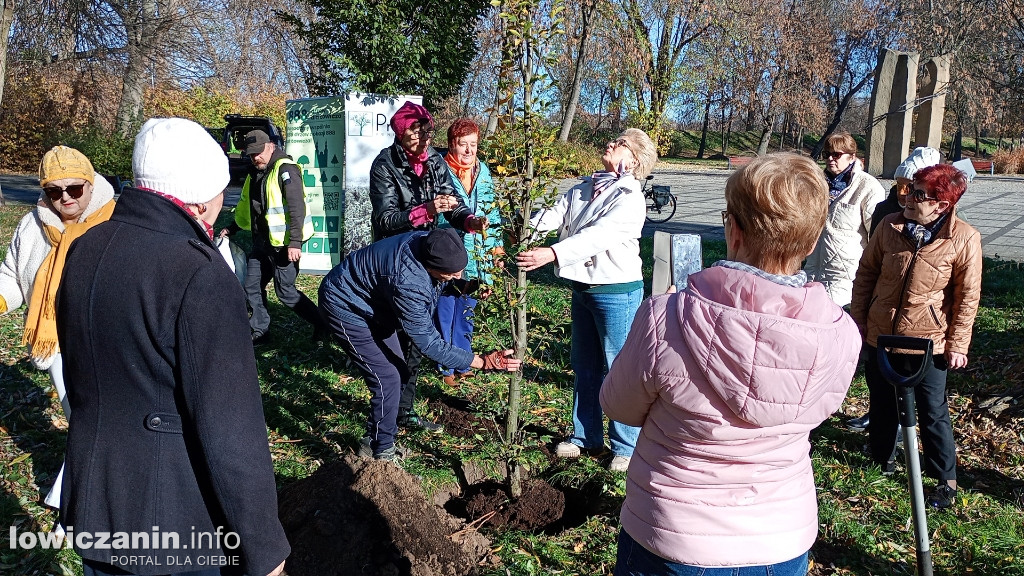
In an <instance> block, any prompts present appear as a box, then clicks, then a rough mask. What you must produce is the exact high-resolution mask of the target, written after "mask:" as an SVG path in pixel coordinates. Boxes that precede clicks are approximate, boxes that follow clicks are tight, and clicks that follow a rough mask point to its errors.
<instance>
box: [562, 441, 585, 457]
mask: <svg viewBox="0 0 1024 576" xmlns="http://www.w3.org/2000/svg"><path fill="white" fill-rule="evenodd" d="M582 452H583V449H582V448H580V447H579V446H577V445H575V444H573V443H572V442H568V441H566V442H559V443H558V446H556V447H555V456H558V457H559V458H579V457H580V454H581V453H582Z"/></svg>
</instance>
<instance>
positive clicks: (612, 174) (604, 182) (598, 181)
mask: <svg viewBox="0 0 1024 576" xmlns="http://www.w3.org/2000/svg"><path fill="white" fill-rule="evenodd" d="M616 168H617V169H616V170H601V171H599V172H594V173H593V174H592V175H591V176H590V182H591V184H593V186H594V195H593V196H592V197H591V198H597V197H598V196H600V195H601V193H602V192H604V191H605V190H607V189H609V188H611V187H612V185H614V184H615V183H616V182H618V181H619V179H621V178H622V177H623V176H625V175H627V174H632V173H633V169H632V168H630V167H628V166H626V162H625V161H620V162H619V165H618V166H617V167H616Z"/></svg>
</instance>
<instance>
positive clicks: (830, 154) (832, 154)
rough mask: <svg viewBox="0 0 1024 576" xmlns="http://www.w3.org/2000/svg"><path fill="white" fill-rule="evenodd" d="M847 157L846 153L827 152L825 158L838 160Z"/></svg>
mask: <svg viewBox="0 0 1024 576" xmlns="http://www.w3.org/2000/svg"><path fill="white" fill-rule="evenodd" d="M845 155H846V152H825V158H835V159H836V160H838V159H840V158H842V157H843V156H845Z"/></svg>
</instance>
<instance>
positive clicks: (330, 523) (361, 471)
mask: <svg viewBox="0 0 1024 576" xmlns="http://www.w3.org/2000/svg"><path fill="white" fill-rule="evenodd" d="M278 514H279V515H280V517H281V523H282V524H283V525H284V529H285V533H286V534H287V535H288V541H289V542H290V543H291V546H292V554H291V556H289V558H288V563H287V565H286V569H287V572H288V574H290V575H291V576H314V575H315V576H334V575H337V576H342V575H345V576H348V575H360V574H367V575H370V574H372V575H375V576H450V575H456V576H461V575H465V574H472V573H474V572H475V570H476V567H477V566H478V565H479V564H480V563H481V562H483V561H489V560H490V558H489V555H490V541H489V540H488V539H487V538H486V537H485V536H483V535H482V534H480V533H479V532H477V531H476V530H475V529H474V528H473V527H467V526H466V525H465V523H464V522H462V521H460V520H458V519H456V518H454V517H452V516H451V515H450V514H448V513H446V512H445V511H444V510H443V509H441V508H439V507H437V506H435V505H433V504H432V503H431V502H430V501H428V500H427V498H426V496H425V495H424V494H423V490H422V488H421V487H420V484H419V482H418V481H417V479H416V478H415V477H413V476H412V475H410V474H409V473H407V472H405V471H404V470H402V469H401V468H399V467H397V466H395V465H394V464H391V463H389V462H381V461H374V460H367V459H363V458H359V457H357V456H348V457H346V458H345V459H343V460H340V461H336V462H329V463H326V464H324V465H323V466H321V467H320V469H318V470H317V471H316V472H315V473H313V474H312V475H310V476H309V477H307V478H304V479H302V480H298V481H296V482H295V483H293V484H291V485H289V486H287V487H285V488H284V490H282V491H281V494H280V498H279V506H278Z"/></svg>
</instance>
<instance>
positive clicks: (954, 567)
mask: <svg viewBox="0 0 1024 576" xmlns="http://www.w3.org/2000/svg"><path fill="white" fill-rule="evenodd" d="M28 209H29V208H28V207H26V206H8V207H7V208H3V209H0V246H2V248H0V251H2V253H3V254H6V248H7V245H8V243H9V241H10V236H11V234H12V232H13V230H14V227H15V226H16V225H17V222H18V220H19V219H20V218H21V216H22V215H23V214H24V213H26V212H27V211H28ZM643 247H644V258H645V261H646V262H651V261H652V258H651V254H650V251H651V241H650V239H645V240H644V244H643ZM723 251H724V248H723V245H722V243H720V242H718V243H714V242H713V243H709V244H708V245H706V246H705V265H707V264H710V263H711V262H713V261H714V260H716V259H719V258H721V257H723V255H724V254H723ZM645 274H646V276H647V278H650V268H649V266H648V268H647V269H646V270H645ZM531 278H532V279H533V280H534V284H533V289H532V291H531V293H530V295H529V298H530V310H531V314H532V316H531V323H532V330H533V333H534V337H533V339H532V340H531V345H530V346H531V348H530V350H531V351H530V358H531V359H530V361H529V362H528V364H527V366H526V368H525V371H524V373H525V376H526V381H525V382H524V401H523V404H524V409H523V414H522V417H521V418H522V422H523V426H524V428H525V432H524V436H523V441H522V450H523V452H522V461H523V462H524V463H525V464H526V465H527V466H528V468H529V473H530V474H531V475H535V476H538V477H541V478H544V479H546V480H547V481H549V482H550V483H551V484H553V485H556V486H559V487H563V488H566V489H567V490H572V489H574V488H579V487H581V486H590V487H594V486H597V488H598V490H597V492H598V493H599V494H600V496H599V499H600V502H599V503H598V504H599V505H597V506H595V507H594V510H595V511H594V512H593V513H592V514H590V515H588V516H586V517H583V518H578V519H575V520H574V521H573V522H571V523H566V525H565V526H562V527H559V528H558V529H557V530H549V531H545V532H539V533H527V532H521V531H513V530H506V531H502V532H497V533H493V532H492V533H490V534H488V535H489V537H490V538H491V539H492V542H493V550H494V552H495V553H496V554H497V556H498V557H500V559H501V561H502V564H501V565H499V566H489V567H483V568H481V573H482V574H485V575H493V576H498V575H510V576H511V575H517V576H518V575H523V576H525V575H535V574H552V575H554V574H560V575H572V574H577V575H595V574H610V573H611V570H612V567H613V565H614V561H615V536H616V534H617V532H618V510H617V508H618V506H619V505H620V504H621V501H622V498H623V495H624V490H625V481H624V478H625V477H624V474H615V473H610V472H607V471H605V470H604V469H603V468H601V467H600V466H599V465H598V463H596V462H595V461H594V460H592V459H589V458H583V459H580V460H579V461H575V462H551V461H550V460H549V458H548V457H547V450H548V449H549V448H550V446H551V445H552V444H553V443H555V442H557V441H558V440H559V439H561V438H562V437H563V435H564V434H565V433H566V431H567V430H568V428H569V427H570V426H571V424H570V422H571V417H570V409H571V395H572V373H571V371H570V370H569V341H570V325H569V298H568V296H569V290H568V287H567V286H566V285H565V284H564V283H563V282H561V281H560V280H558V279H556V278H555V277H554V276H553V275H552V274H551V271H550V267H548V268H547V269H546V270H544V271H542V272H539V273H537V274H536V275H531ZM319 282H320V277H311V276H303V277H301V278H300V288H301V289H303V290H304V291H305V293H306V294H307V295H309V296H310V297H312V298H314V299H315V297H316V288H317V286H318V284H319ZM983 286H984V287H983V297H982V308H981V311H980V313H979V316H978V320H977V323H976V325H975V339H974V344H973V346H972V350H971V355H970V365H969V367H968V369H967V370H965V371H962V372H959V373H951V374H950V378H949V392H950V398H949V401H950V410H951V413H952V418H953V428H954V433H955V438H956V442H957V446H958V451H959V458H960V468H959V473H960V485H961V487H962V490H961V491H960V494H959V497H958V501H957V505H956V507H955V508H953V509H951V510H949V511H943V512H931V513H929V517H928V524H929V534H930V535H931V546H932V553H933V556H934V560H935V565H936V573H937V574H950V575H964V574H972V575H996V574H999V575H1022V576H1024V513H1022V508H1024V420H1022V417H1024V410H1022V408H1021V406H1020V405H1019V404H1014V405H1010V406H1009V407H1008V408H1006V409H1005V410H1003V411H1002V412H1001V413H1000V414H998V415H997V414H995V413H993V411H992V410H990V409H987V408H986V406H987V405H988V404H987V403H986V401H987V400H989V399H990V398H992V397H998V396H1003V395H1015V396H1017V397H1018V398H1019V397H1020V396H1021V395H1022V393H1024V268H1022V266H1021V265H1020V264H1018V263H1016V262H1008V261H999V260H986V261H985V277H984V284H983ZM270 299H271V304H272V306H271V315H272V316H273V327H272V331H273V333H274V334H276V337H275V338H274V339H273V340H272V342H271V344H270V345H269V346H263V347H260V348H259V349H257V351H256V359H257V363H258V365H259V371H260V384H261V389H262V393H263V398H264V411H265V414H266V418H267V423H268V425H269V428H270V431H269V438H268V440H269V442H270V446H271V453H272V455H273V458H274V466H275V471H276V475H277V481H278V484H279V486H281V487H283V486H286V485H288V484H290V483H292V482H294V481H295V480H297V479H300V478H304V477H306V476H308V475H310V474H311V473H312V472H313V471H314V470H316V469H317V468H318V467H319V466H320V465H321V464H322V463H324V462H326V461H331V460H334V459H337V458H339V457H340V456H341V455H344V454H347V453H350V452H352V451H354V450H355V449H356V447H357V444H358V441H359V438H360V437H361V436H362V433H363V419H364V415H365V413H366V412H367V409H368V405H369V397H370V395H369V392H368V391H367V389H366V387H365V385H364V384H363V382H362V380H361V378H359V377H358V375H357V374H356V372H355V370H354V369H351V368H349V367H347V365H346V358H345V354H344V353H343V352H342V351H341V350H340V349H339V348H337V347H333V346H329V345H323V346H318V345H316V344H314V343H312V342H311V341H310V339H309V334H310V332H311V328H309V327H308V326H307V325H305V324H304V323H303V322H302V321H301V320H300V319H299V318H298V317H297V316H295V315H294V314H292V313H291V312H290V311H288V310H287V309H285V308H284V307H283V306H282V305H280V304H279V303H278V302H277V300H276V299H275V297H274V296H273V295H272V294H271V296H270ZM23 311H24V309H22V310H18V311H15V312H14V313H11V314H7V315H5V316H3V317H0V343H2V344H0V466H2V472H0V485H2V487H3V496H2V499H0V532H2V534H0V574H12V575H25V576H28V575H35V574H38V575H44V574H76V573H77V574H80V573H81V572H80V571H81V568H80V563H79V560H78V557H77V555H76V554H75V553H74V552H73V551H71V550H62V551H59V552H54V551H22V550H12V549H10V545H9V542H8V541H7V537H8V530H9V528H7V527H9V526H15V527H17V529H18V530H19V531H27V530H31V531H37V530H49V529H50V528H51V527H52V526H53V524H54V521H55V519H56V514H55V513H54V512H53V511H50V510H47V509H45V508H44V507H42V506H41V505H40V504H39V502H40V500H41V497H42V494H41V490H42V491H45V490H46V489H48V488H49V486H50V484H51V483H52V482H53V480H54V478H55V476H56V474H57V471H58V470H59V468H60V463H61V461H62V458H63V450H64V440H65V436H66V430H67V421H66V420H65V419H64V417H63V415H62V412H61V409H60V405H59V403H58V402H57V399H56V395H55V393H54V392H53V391H52V390H51V386H50V382H49V377H48V376H47V374H46V373H44V372H39V371H37V370H35V369H34V368H33V367H32V366H31V364H30V363H29V361H28V359H27V358H26V356H25V353H24V349H23V347H22V346H21V344H20V342H21V334H22V328H23V326H22V319H23ZM477 337H478V341H479V342H480V345H479V348H481V349H487V348H490V347H493V346H494V345H497V344H508V343H509V342H508V341H507V338H508V337H507V336H506V335H505V333H504V332H503V331H502V330H501V322H500V321H499V319H496V318H482V319H481V320H480V323H479V329H478V336H477ZM506 383H507V378H506V377H505V376H502V375H478V376H476V377H475V378H473V379H472V380H470V381H462V382H460V384H459V387H458V388H457V389H449V388H447V387H446V386H445V385H444V384H443V383H442V382H441V380H440V378H439V376H438V375H437V374H436V372H435V371H433V370H431V369H430V367H429V366H427V365H426V363H425V365H424V368H423V370H422V376H421V380H420V386H419V398H420V400H419V406H418V409H419V411H420V413H421V414H424V415H427V416H428V417H436V416H438V415H439V414H438V411H443V410H444V406H445V404H444V401H445V399H449V398H452V397H455V398H459V399H464V400H468V401H469V402H470V405H471V406H472V410H473V411H474V412H475V415H476V416H477V417H478V418H479V419H480V420H482V421H484V422H487V421H490V420H494V421H496V422H497V423H499V424H500V423H501V422H502V416H501V414H502V407H503V406H504V402H505V396H506ZM866 408H867V389H866V386H865V384H864V380H863V377H862V376H860V375H858V377H857V379H856V380H855V382H854V383H853V386H852V388H851V391H850V394H849V397H848V398H847V401H846V403H845V404H844V405H843V407H842V409H841V412H840V413H838V414H836V415H835V416H833V417H832V418H830V419H829V420H827V421H826V422H825V423H824V424H823V425H822V426H821V427H820V428H819V429H818V430H816V431H815V432H814V433H813V434H812V436H811V441H812V458H813V461H814V468H815V475H816V479H817V486H818V500H819V504H820V511H819V517H820V530H819V537H818V541H817V543H816V544H815V546H814V547H813V548H812V551H811V554H812V560H813V567H812V571H811V574H815V575H825V574H843V575H849V574H856V575H868V574H875V575H883V574H884V575H893V574H895V575H911V574H914V573H915V572H914V561H915V560H914V558H915V556H914V534H913V530H912V527H911V521H910V501H909V495H908V492H907V487H906V475H905V473H904V471H903V468H902V467H900V468H899V469H898V471H897V473H896V475H894V476H892V477H885V476H883V475H882V474H881V472H880V471H879V469H878V468H876V467H872V466H870V465H869V464H868V458H867V457H866V456H864V455H863V454H862V453H861V446H862V445H863V444H864V443H865V441H866V437H865V436H864V435H863V434H858V433H854V432H849V431H847V430H846V429H845V428H844V426H843V422H844V421H845V420H846V419H847V418H849V417H852V416H858V415H860V414H862V413H863V412H864V411H865V410H866ZM486 428H487V427H482V428H481V429H480V431H478V432H477V433H476V434H475V435H474V436H472V438H470V439H466V438H464V437H456V436H452V435H450V434H449V433H448V431H446V432H445V433H443V434H439V435H426V434H412V435H409V434H406V435H403V436H401V437H400V439H399V441H400V442H401V443H402V444H404V445H406V446H407V447H408V448H410V449H411V450H412V452H413V455H412V456H411V457H410V458H409V459H408V460H406V461H405V463H404V467H405V469H406V470H407V471H409V472H411V473H413V474H415V475H417V476H419V477H420V478H421V479H422V483H423V485H424V487H425V488H426V490H427V491H428V493H429V492H432V491H434V490H436V489H438V488H439V487H441V486H443V485H446V484H451V483H453V482H457V475H456V465H457V463H458V462H459V461H476V462H480V463H484V464H487V463H493V462H494V461H495V460H496V459H497V458H498V457H499V455H500V454H501V453H502V452H503V448H502V446H501V442H500V440H499V438H498V435H497V434H496V433H495V432H494V431H493V430H491V431H488V430H487V429H486ZM240 480H241V479H240ZM932 485H933V482H932V481H926V487H930V486H932Z"/></svg>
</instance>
